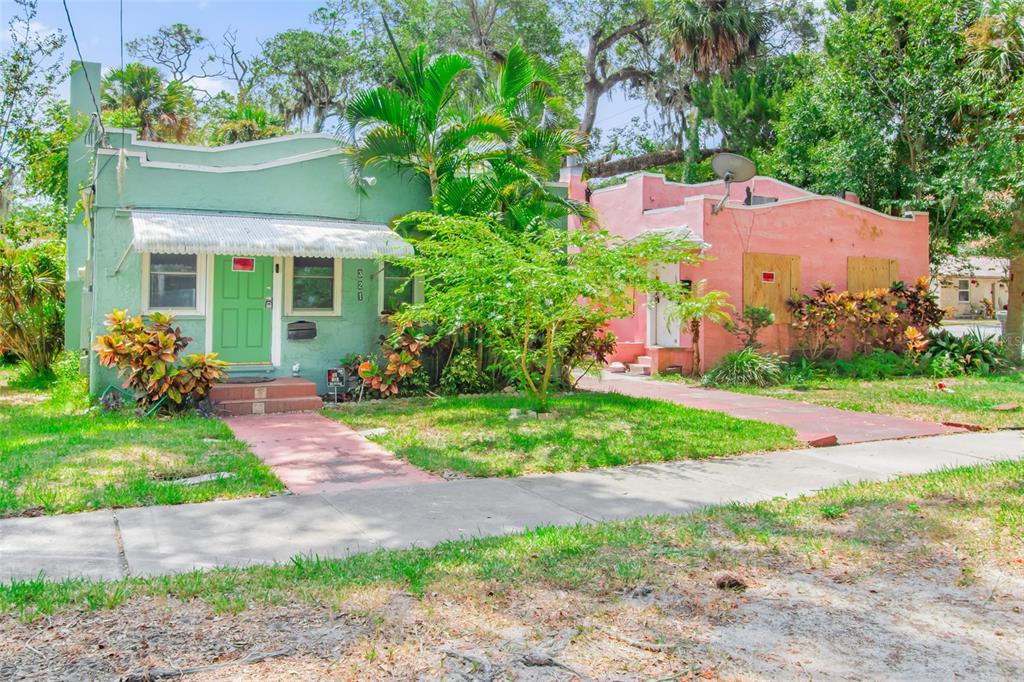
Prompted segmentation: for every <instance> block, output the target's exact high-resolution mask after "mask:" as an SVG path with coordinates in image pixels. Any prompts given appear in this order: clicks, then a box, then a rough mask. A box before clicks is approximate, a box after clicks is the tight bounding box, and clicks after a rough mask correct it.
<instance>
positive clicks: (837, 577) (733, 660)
mask: <svg viewBox="0 0 1024 682" xmlns="http://www.w3.org/2000/svg"><path fill="white" fill-rule="evenodd" d="M762 559H763V560H759V561H757V562H756V563H755V564H748V565H747V566H746V567H745V568H744V570H743V571H742V573H741V574H740V575H742V579H743V582H744V584H745V585H747V589H746V590H745V591H743V592H736V591H733V590H728V589H727V590H722V589H720V588H719V587H718V586H717V585H716V583H717V582H719V578H721V577H722V575H723V574H722V573H721V571H717V570H711V566H707V567H701V568H698V569H688V570H680V569H679V566H678V564H672V563H669V562H663V563H662V564H661V566H660V569H661V570H659V571H657V572H656V574H655V576H656V577H655V579H654V582H645V583H643V584H640V585H636V586H634V587H632V588H630V589H627V590H623V591H617V592H615V593H605V592H600V591H598V592H593V591H582V590H581V591H575V590H571V591H567V590H558V589H551V588H546V587H543V586H536V587H530V588H528V589H509V588H507V587H502V586H500V585H497V584H488V583H484V582H480V581H474V580H461V581H458V580H448V581H445V583H444V584H441V585H437V586H434V588H432V589H433V591H431V592H428V593H427V594H426V595H423V596H422V597H417V596H414V595H412V594H410V593H408V592H406V591H404V590H403V589H400V588H397V587H380V586H378V587H373V588H364V589H361V590H357V591H353V592H351V593H348V594H337V595H335V597H334V598H332V599H324V598H323V595H320V597H319V598H317V599H316V600H313V601H314V602H315V605H309V604H306V603H303V602H302V601H299V600H297V599H295V598H294V597H293V598H292V599H291V601H289V602H288V603H286V604H283V605H276V606H266V605H253V606H251V607H250V608H248V609H246V610H244V611H242V612H241V613H237V614H232V613H218V612H217V611H215V610H214V609H213V608H212V607H211V606H210V605H208V604H206V603H204V602H198V601H189V602H180V601H177V600H173V599H156V598H137V599H133V600H131V601H130V602H128V603H126V604H124V605H122V606H119V607H117V608H115V609H113V610H109V611H97V612H90V613H69V614H63V615H60V616H56V617H52V618H49V619H46V620H43V621H38V622H33V623H24V622H22V621H19V620H17V619H15V618H12V617H7V618H5V619H4V620H3V621H2V622H0V678H2V679H5V680H20V679H53V680H57V679H61V680H65V679H109V678H117V677H121V676H125V675H131V674H133V673H135V674H141V673H142V672H143V671H145V670H168V669H176V668H183V669H195V672H193V673H192V674H189V675H187V677H186V678H185V679H188V680H195V681H199V680H202V681H209V682H213V681H214V680H224V679H232V680H254V681H255V680H292V679H295V680H320V679H332V680H337V679H351V680H357V679H360V680H362V679H416V678H421V679H472V680H478V679H493V680H510V679H515V680H574V679H580V680H584V679H601V680H604V679H619V680H648V679H699V678H716V679H717V678H725V679H804V678H809V679H851V680H852V679H882V678H890V679H891V678H900V679H940V678H950V677H957V676H962V677H965V678H970V679H1020V678H1021V676H1024V661H1022V659H1021V656H1020V651H1021V650H1022V648H1024V614H1022V612H1021V604H1022V603H1024V578H1022V576H1021V575H1018V574H1011V573H1008V572H1005V571H1001V570H1000V569H998V568H997V567H996V566H995V565H992V566H990V567H989V569H986V570H981V571H978V572H976V574H975V576H974V579H973V581H972V582H971V584H968V585H965V584H964V583H963V581H962V580H961V577H962V568H963V566H962V563H961V560H960V559H959V558H958V557H957V556H956V555H955V553H953V552H952V551H945V552H941V553H940V554H938V555H935V556H933V557H932V558H931V560H930V561H929V562H928V563H927V564H926V565H925V566H924V567H923V568H922V569H921V570H917V571H908V570H904V569H901V570H900V571H888V570H884V569H885V566H884V564H876V565H871V566H864V565H857V564H833V565H830V566H829V567H827V568H818V569H807V568H802V567H801V566H799V565H798V564H796V563H794V562H791V561H787V560H779V559H778V558H776V559H775V560H771V559H769V558H768V557H762ZM328 604H330V605H329V606H328ZM264 656H269V657H268V658H265V659H264V658H261V657H264ZM252 660H258V662H256V663H251V662H250V661H252Z"/></svg>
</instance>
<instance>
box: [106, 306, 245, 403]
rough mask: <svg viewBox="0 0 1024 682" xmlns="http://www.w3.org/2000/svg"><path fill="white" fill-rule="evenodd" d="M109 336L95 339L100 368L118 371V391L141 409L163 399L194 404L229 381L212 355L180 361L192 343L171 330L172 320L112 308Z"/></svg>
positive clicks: (223, 364)
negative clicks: (120, 381)
mask: <svg viewBox="0 0 1024 682" xmlns="http://www.w3.org/2000/svg"><path fill="white" fill-rule="evenodd" d="M104 324H105V326H106V328H107V332H108V333H107V334H105V335H101V336H99V337H97V338H96V343H95V344H94V345H93V350H94V351H96V354H97V356H98V357H99V361H100V364H101V365H103V366H104V367H116V368H117V372H118V374H119V375H120V376H121V377H123V378H124V384H122V386H123V387H124V388H125V389H127V390H129V391H131V392H132V393H134V394H135V396H136V398H137V399H138V401H139V402H140V403H141V404H143V405H155V404H156V403H158V402H160V400H162V399H163V398H167V400H168V401H170V404H171V405H173V406H181V407H183V406H187V405H194V404H196V403H198V402H199V401H201V400H203V399H204V398H205V397H206V396H208V395H209V393H210V389H211V388H213V386H214V384H217V383H220V382H222V381H225V380H226V379H227V372H226V368H227V364H228V363H226V362H224V361H223V360H218V359H217V354H216V353H193V354H191V355H188V356H185V357H181V353H182V351H183V350H184V349H185V347H186V346H188V344H189V343H190V342H191V341H192V339H191V338H189V337H187V336H184V335H183V334H182V333H181V328H180V327H176V326H174V316H173V315H166V314H163V313H152V314H150V315H148V316H147V317H146V318H143V317H142V315H134V316H133V315H131V314H129V313H128V311H126V310H118V309H115V310H114V311H113V312H111V313H110V314H109V315H107V317H106V322H105V323H104Z"/></svg>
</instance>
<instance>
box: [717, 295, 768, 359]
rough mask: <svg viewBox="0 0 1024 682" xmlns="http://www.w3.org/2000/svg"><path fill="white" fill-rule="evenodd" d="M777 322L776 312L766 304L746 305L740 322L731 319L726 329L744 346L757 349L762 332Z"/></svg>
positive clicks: (759, 345)
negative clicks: (758, 338) (765, 305)
mask: <svg viewBox="0 0 1024 682" xmlns="http://www.w3.org/2000/svg"><path fill="white" fill-rule="evenodd" d="M773 324H775V313H773V312H772V311H771V310H769V309H768V308H766V307H764V306H753V305H748V306H744V308H743V314H742V315H740V320H739V322H736V321H735V320H729V321H728V322H726V324H725V330H726V331H727V332H729V333H730V334H732V335H733V336H735V337H736V338H737V339H739V340H740V343H742V344H743V347H744V348H753V349H754V350H757V349H759V348H760V347H761V343H760V342H759V341H758V340H757V337H758V336H760V334H761V332H762V331H764V330H765V329H766V328H768V327H770V326H772V325H773Z"/></svg>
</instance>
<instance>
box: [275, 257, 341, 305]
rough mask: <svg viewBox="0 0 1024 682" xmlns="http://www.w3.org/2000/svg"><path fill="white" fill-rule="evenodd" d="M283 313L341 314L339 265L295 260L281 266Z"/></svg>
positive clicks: (331, 261) (333, 260)
mask: <svg viewBox="0 0 1024 682" xmlns="http://www.w3.org/2000/svg"><path fill="white" fill-rule="evenodd" d="M285 313H286V314H288V315H340V314H341V261H340V260H338V259H337V258H313V257H308V256H296V257H295V258H291V259H289V260H288V261H287V262H286V263H285Z"/></svg>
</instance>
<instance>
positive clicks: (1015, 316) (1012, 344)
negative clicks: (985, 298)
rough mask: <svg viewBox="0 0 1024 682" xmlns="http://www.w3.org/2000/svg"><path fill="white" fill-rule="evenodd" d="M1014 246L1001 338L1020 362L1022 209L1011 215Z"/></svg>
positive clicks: (1023, 285) (1022, 337)
mask: <svg viewBox="0 0 1024 682" xmlns="http://www.w3.org/2000/svg"><path fill="white" fill-rule="evenodd" d="M1012 232H1013V236H1014V237H1015V238H1016V239H1015V241H1014V244H1013V246H1014V248H1016V249H1018V251H1017V253H1016V254H1015V255H1014V257H1013V258H1011V259H1010V295H1009V298H1008V300H1007V305H1006V332H1005V333H1004V334H1003V340H1004V342H1005V343H1006V347H1007V349H1008V350H1007V355H1008V357H1009V358H1010V360H1012V361H1013V362H1016V363H1018V364H1019V363H1020V362H1021V343H1024V245H1022V244H1021V243H1020V242H1021V240H1024V210H1021V211H1018V212H1017V213H1016V214H1015V215H1014V217H1013V229H1012Z"/></svg>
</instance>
